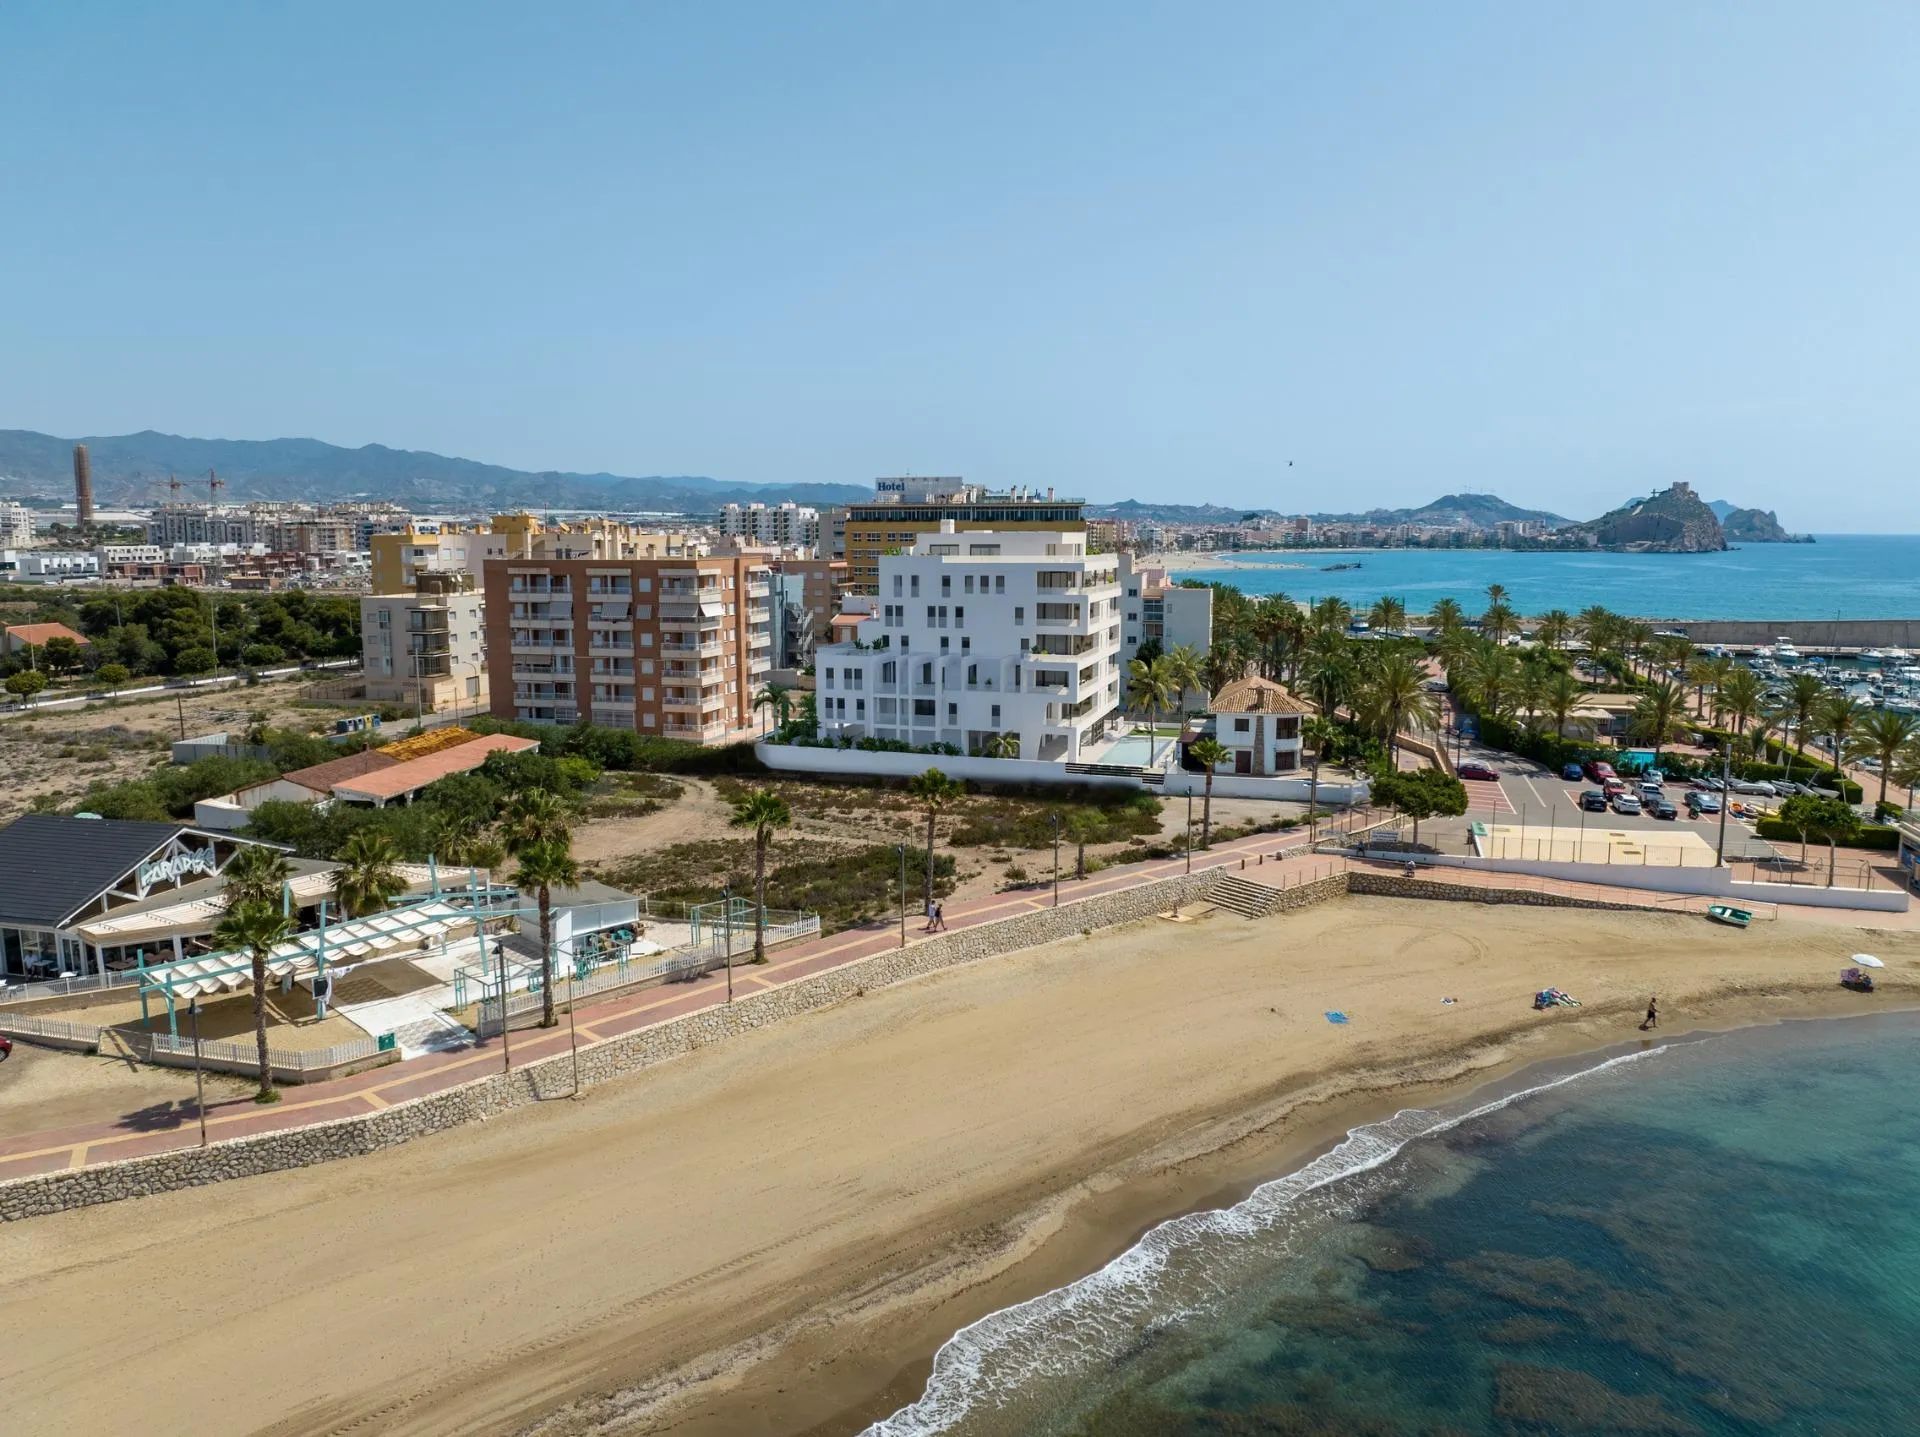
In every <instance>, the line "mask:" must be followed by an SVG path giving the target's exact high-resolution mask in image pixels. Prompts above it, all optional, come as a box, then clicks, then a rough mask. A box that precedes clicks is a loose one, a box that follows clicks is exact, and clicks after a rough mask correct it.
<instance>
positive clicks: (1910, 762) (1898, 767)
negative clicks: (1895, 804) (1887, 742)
mask: <svg viewBox="0 0 1920 1437" xmlns="http://www.w3.org/2000/svg"><path fill="white" fill-rule="evenodd" d="M1893 781H1894V782H1895V783H1897V784H1899V785H1901V787H1903V788H1905V789H1906V791H1907V807H1908V808H1909V809H1911V808H1912V807H1913V791H1914V789H1915V787H1916V786H1920V738H1916V739H1912V740H1910V741H1909V742H1908V743H1907V745H1906V747H1904V748H1902V749H1901V750H1900V752H1899V753H1897V754H1895V755H1894V759H1893Z"/></svg>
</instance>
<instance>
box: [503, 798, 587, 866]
mask: <svg viewBox="0 0 1920 1437" xmlns="http://www.w3.org/2000/svg"><path fill="white" fill-rule="evenodd" d="M571 818H572V815H571V814H570V813H569V812H568V810H567V805H566V801H565V800H564V799H562V798H561V797H560V795H559V794H557V793H554V792H552V791H551V790H548V789H544V788H530V789H523V790H522V791H521V792H519V793H516V794H515V795H514V796H513V797H512V798H510V799H508V800H507V802H506V805H505V807H503V808H502V809H501V811H500V836H501V837H502V838H503V839H505V840H506V844H507V847H508V848H509V849H511V850H513V851H514V852H515V853H518V852H519V851H520V850H521V849H523V848H530V847H532V846H533V845H534V844H536V843H549V842H552V841H554V840H556V839H566V840H567V841H569V842H571V834H572V831H573V825H572V822H571Z"/></svg>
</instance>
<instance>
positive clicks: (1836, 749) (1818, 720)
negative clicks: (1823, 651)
mask: <svg viewBox="0 0 1920 1437" xmlns="http://www.w3.org/2000/svg"><path fill="white" fill-rule="evenodd" d="M1871 712H1872V710H1871V709H1869V708H1868V707H1867V706H1866V705H1865V704H1863V703H1860V702H1858V701H1857V700H1854V699H1850V698H1848V697H1847V696H1846V695H1845V694H1829V695H1828V696H1827V698H1826V700H1825V701H1824V702H1823V703H1822V704H1821V705H1820V707H1819V708H1818V709H1817V710H1816V711H1815V713H1814V716H1813V721H1814V725H1815V731H1816V732H1818V733H1822V734H1825V735H1826V736H1827V737H1828V738H1829V739H1831V740H1833V768H1834V773H1835V775H1836V776H1837V777H1838V778H1840V779H1841V780H1844V779H1845V778H1846V776H1847V775H1846V753H1847V746H1848V745H1849V744H1850V743H1851V742H1852V741H1853V735H1854V732H1855V731H1856V730H1857V729H1858V728H1859V727H1860V723H1861V720H1863V719H1864V718H1866V716H1867V715H1868V714H1869V713H1871Z"/></svg>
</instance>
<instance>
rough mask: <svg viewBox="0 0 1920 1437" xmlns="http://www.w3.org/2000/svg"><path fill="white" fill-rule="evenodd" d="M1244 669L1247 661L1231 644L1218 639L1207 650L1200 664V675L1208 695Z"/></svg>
mask: <svg viewBox="0 0 1920 1437" xmlns="http://www.w3.org/2000/svg"><path fill="white" fill-rule="evenodd" d="M1246 671H1247V661H1246V660H1245V659H1244V658H1242V657H1241V656H1240V655H1239V654H1237V653H1235V652H1234V650H1233V648H1232V646H1231V645H1229V644H1225V643H1221V642H1219V641H1218V640H1215V642H1214V645H1213V647H1212V648H1210V649H1208V650H1207V657H1206V659H1205V660H1204V661H1203V662H1202V663H1201V665H1200V677H1201V678H1202V679H1203V680H1204V681H1205V684H1206V689H1207V693H1208V695H1209V696H1211V695H1213V694H1217V693H1219V692H1220V690H1222V689H1223V688H1225V687H1226V686H1227V685H1228V684H1230V683H1232V682H1233V681H1234V680H1235V679H1237V678H1240V677H1241V676H1242V675H1243V674H1245V673H1246Z"/></svg>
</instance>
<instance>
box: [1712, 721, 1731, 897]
mask: <svg viewBox="0 0 1920 1437" xmlns="http://www.w3.org/2000/svg"><path fill="white" fill-rule="evenodd" d="M1732 777H1733V759H1732V756H1731V755H1730V754H1729V753H1728V752H1727V743H1726V740H1725V739H1722V740H1721V741H1720V846H1719V848H1718V849H1716V850H1715V852H1714V855H1713V866H1714V867H1715V868H1725V867H1726V866H1727V804H1728V801H1729V800H1730V799H1731V798H1732V797H1733V788H1732V785H1731V779H1732Z"/></svg>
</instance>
